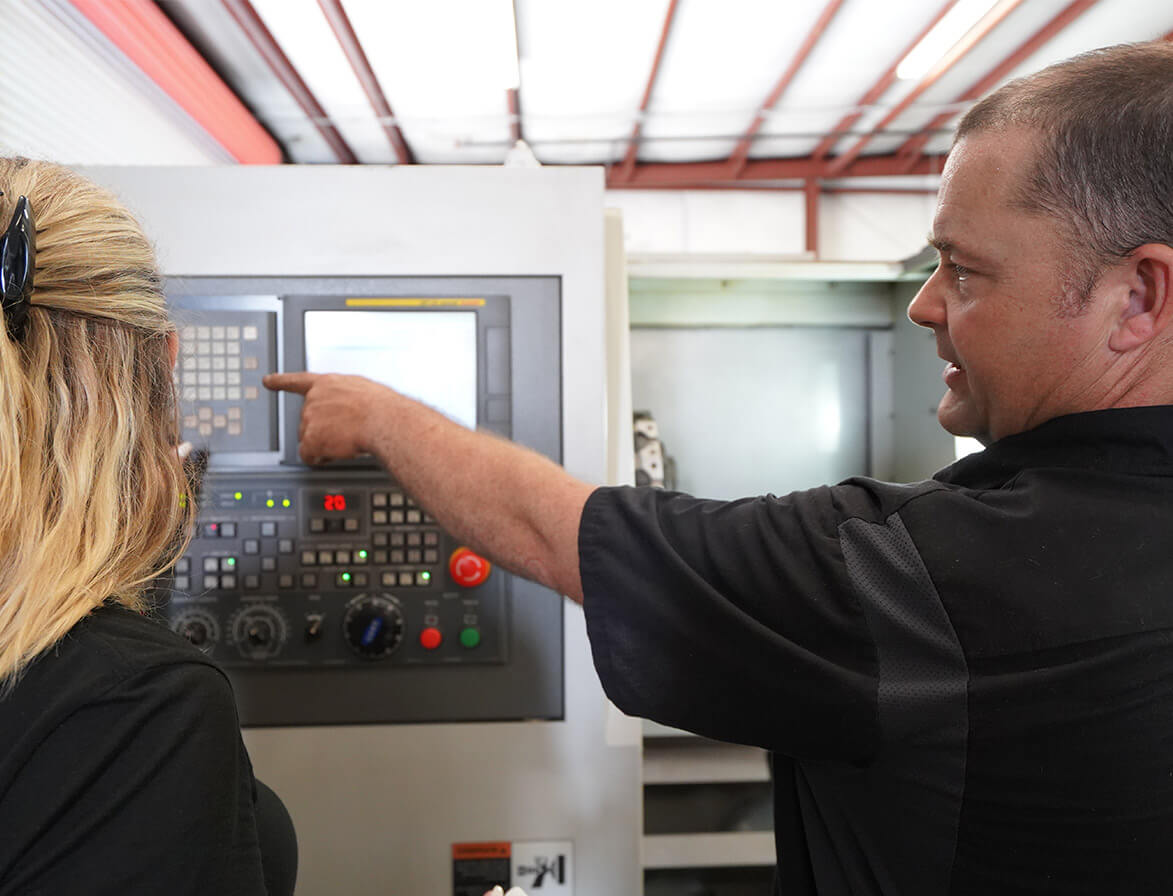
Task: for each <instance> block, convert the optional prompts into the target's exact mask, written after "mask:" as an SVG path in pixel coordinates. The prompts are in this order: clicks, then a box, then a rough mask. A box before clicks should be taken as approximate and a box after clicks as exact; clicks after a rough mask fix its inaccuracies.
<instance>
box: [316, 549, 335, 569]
mask: <svg viewBox="0 0 1173 896" xmlns="http://www.w3.org/2000/svg"><path fill="white" fill-rule="evenodd" d="M333 563H334V552H333V551H318V566H332V565H333Z"/></svg>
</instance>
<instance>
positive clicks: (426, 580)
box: [415, 569, 432, 587]
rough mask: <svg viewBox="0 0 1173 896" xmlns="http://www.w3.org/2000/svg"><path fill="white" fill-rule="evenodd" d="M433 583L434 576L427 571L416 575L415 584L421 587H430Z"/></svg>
mask: <svg viewBox="0 0 1173 896" xmlns="http://www.w3.org/2000/svg"><path fill="white" fill-rule="evenodd" d="M431 582H432V574H431V573H430V572H428V571H427V570H426V569H425V570H421V571H420V572H417V573H416V574H415V583H416V584H417V585H419V586H421V587H422V586H425V585H430V584H431Z"/></svg>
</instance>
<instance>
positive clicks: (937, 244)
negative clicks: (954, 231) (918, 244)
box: [926, 233, 953, 255]
mask: <svg viewBox="0 0 1173 896" xmlns="http://www.w3.org/2000/svg"><path fill="white" fill-rule="evenodd" d="M926 239H927V240H928V241H929V245H930V246H932V247H933V248H934V249H936V250H937V251H938V252H939V253H941V254H942V255H945V254H947V253H949V252H951V251H953V244H952V243H951V242H949V241H948V240H942V239H938V238H937V237H935V236H933V235H932V234H931V233H930V234H929V235H928V236H927V237H926Z"/></svg>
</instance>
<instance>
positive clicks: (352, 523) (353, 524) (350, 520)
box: [342, 516, 358, 532]
mask: <svg viewBox="0 0 1173 896" xmlns="http://www.w3.org/2000/svg"><path fill="white" fill-rule="evenodd" d="M342 528H343V529H345V530H346V531H347V532H357V531H358V520H357V519H355V518H354V517H352V516H351V517H347V518H346V525H344V526H343V527H342Z"/></svg>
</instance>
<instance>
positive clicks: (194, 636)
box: [180, 619, 208, 647]
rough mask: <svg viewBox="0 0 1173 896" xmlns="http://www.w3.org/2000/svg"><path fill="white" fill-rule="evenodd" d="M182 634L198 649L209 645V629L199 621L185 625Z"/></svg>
mask: <svg viewBox="0 0 1173 896" xmlns="http://www.w3.org/2000/svg"><path fill="white" fill-rule="evenodd" d="M180 634H181V635H183V637H185V638H187V640H188V641H189V642H190V643H191V644H194V645H195V646H196V647H203V646H204V645H205V644H207V643H208V627H207V626H206V625H204V623H202V622H199V621H198V620H194V619H193V620H192V621H190V622H187V623H185V624H184V626H183V628H182V630H181V631H180Z"/></svg>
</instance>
